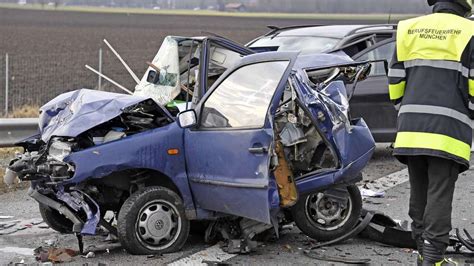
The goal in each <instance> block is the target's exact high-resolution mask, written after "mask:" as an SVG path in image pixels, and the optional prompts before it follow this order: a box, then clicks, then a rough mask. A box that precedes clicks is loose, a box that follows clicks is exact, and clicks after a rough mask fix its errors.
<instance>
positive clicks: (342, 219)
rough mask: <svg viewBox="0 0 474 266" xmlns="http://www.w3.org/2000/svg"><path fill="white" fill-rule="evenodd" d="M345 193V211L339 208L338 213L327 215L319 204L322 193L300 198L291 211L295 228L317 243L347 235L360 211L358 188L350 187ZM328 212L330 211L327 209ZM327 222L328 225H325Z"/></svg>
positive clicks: (360, 202) (360, 199) (322, 197)
mask: <svg viewBox="0 0 474 266" xmlns="http://www.w3.org/2000/svg"><path fill="white" fill-rule="evenodd" d="M347 191H348V193H349V197H348V199H347V201H348V202H347V204H346V208H345V209H342V208H340V207H339V208H340V209H341V210H340V212H339V210H337V211H333V212H332V213H327V209H324V208H326V207H325V204H324V202H322V203H321V200H324V193H319V192H318V193H312V194H309V195H306V196H304V197H302V198H301V199H300V200H299V201H298V202H297V203H296V205H295V206H294V207H293V208H292V209H291V214H292V216H293V220H294V221H295V223H296V226H298V228H299V229H300V230H301V231H302V232H303V233H304V234H306V235H307V236H309V237H311V238H313V239H315V240H317V241H330V240H333V239H336V238H338V237H341V236H343V235H345V234H347V233H348V232H349V231H350V230H352V229H353V228H354V226H355V225H356V224H357V222H358V220H359V217H360V213H361V210H362V197H361V195H360V191H359V188H358V187H357V186H356V185H350V186H348V187H347ZM318 206H319V209H318V210H317V208H318ZM321 208H323V210H321ZM329 210H332V209H331V208H329ZM334 212H335V213H336V214H337V215H336V214H334ZM332 219H334V220H332ZM328 220H329V221H330V223H329V224H327V223H326V222H327V221H328Z"/></svg>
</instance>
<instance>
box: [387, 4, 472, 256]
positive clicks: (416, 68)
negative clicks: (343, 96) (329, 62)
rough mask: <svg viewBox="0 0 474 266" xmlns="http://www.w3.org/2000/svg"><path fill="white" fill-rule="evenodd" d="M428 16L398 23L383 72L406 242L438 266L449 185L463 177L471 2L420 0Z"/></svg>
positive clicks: (445, 238) (445, 237)
mask: <svg viewBox="0 0 474 266" xmlns="http://www.w3.org/2000/svg"><path fill="white" fill-rule="evenodd" d="M428 4H429V5H430V6H433V13H434V14H431V15H427V16H423V17H418V18H414V19H409V20H405V21H401V22H400V23H399V25H398V30H397V45H396V47H397V48H396V51H395V55H394V57H393V60H392V62H391V64H390V69H389V80H390V86H389V88H390V99H391V100H392V101H393V102H394V104H395V108H397V109H398V110H399V115H398V125H397V138H396V141H395V144H394V155H395V156H396V157H397V158H398V159H399V160H400V161H402V162H403V163H406V164H407V165H408V171H409V175H410V185H411V192H410V208H409V215H410V217H411V219H412V231H413V237H414V239H415V240H416V241H417V245H418V251H419V253H420V256H419V261H418V262H419V263H422V264H423V265H444V264H449V263H452V262H451V261H449V260H446V259H445V258H444V253H445V250H446V248H447V245H448V242H449V232H450V231H451V211H452V201H453V194H454V186H455V182H456V180H457V178H458V175H459V173H461V172H463V171H466V170H467V169H469V161H470V155H471V147H470V146H471V143H472V129H473V120H472V118H474V22H472V21H470V20H468V19H466V18H465V17H466V16H468V15H470V14H471V12H472V0H438V1H437V0H428Z"/></svg>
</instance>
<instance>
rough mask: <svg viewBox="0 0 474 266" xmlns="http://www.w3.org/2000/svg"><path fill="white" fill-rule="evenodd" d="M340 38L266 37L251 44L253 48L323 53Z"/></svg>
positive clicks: (332, 46)
mask: <svg viewBox="0 0 474 266" xmlns="http://www.w3.org/2000/svg"><path fill="white" fill-rule="evenodd" d="M339 41H340V40H339V39H336V38H327V37H314V36H277V37H265V38H261V39H259V40H257V41H256V42H254V43H253V44H251V45H250V47H252V48H274V49H272V50H275V51H301V53H302V54H311V53H321V52H324V51H327V50H330V49H332V48H334V47H335V46H336V45H337V43H338V42H339Z"/></svg>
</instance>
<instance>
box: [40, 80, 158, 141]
mask: <svg viewBox="0 0 474 266" xmlns="http://www.w3.org/2000/svg"><path fill="white" fill-rule="evenodd" d="M147 99H149V98H145V97H141V96H133V95H126V94H119V93H111V92H104V91H95V90H88V89H81V90H76V91H71V92H67V93H63V94H61V95H59V96H57V97H56V98H54V99H53V100H51V101H50V102H48V103H47V104H45V105H43V106H42V107H41V108H40V117H39V130H40V133H41V139H42V140H43V141H44V142H48V141H49V139H50V138H51V137H52V136H62V137H76V136H78V135H79V134H81V133H83V132H85V131H87V130H89V129H91V128H93V127H95V126H97V125H100V124H102V123H104V122H107V121H108V120H110V119H112V118H114V117H117V116H118V115H120V114H121V113H122V110H123V109H124V108H126V107H129V106H132V105H134V104H137V103H139V102H142V101H145V100H147Z"/></svg>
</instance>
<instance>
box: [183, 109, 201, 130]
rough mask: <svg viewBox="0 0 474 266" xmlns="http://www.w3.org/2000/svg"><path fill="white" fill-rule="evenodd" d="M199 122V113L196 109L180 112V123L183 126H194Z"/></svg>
mask: <svg viewBox="0 0 474 266" xmlns="http://www.w3.org/2000/svg"><path fill="white" fill-rule="evenodd" d="M196 124H197V115H196V111H194V109H189V110H186V111H183V112H181V113H179V114H178V125H179V126H180V127H181V128H190V127H194V126H195V125H196Z"/></svg>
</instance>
